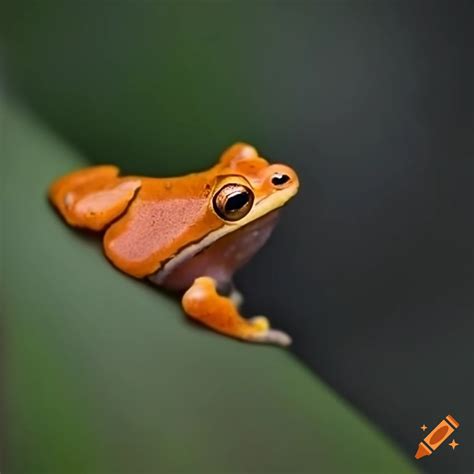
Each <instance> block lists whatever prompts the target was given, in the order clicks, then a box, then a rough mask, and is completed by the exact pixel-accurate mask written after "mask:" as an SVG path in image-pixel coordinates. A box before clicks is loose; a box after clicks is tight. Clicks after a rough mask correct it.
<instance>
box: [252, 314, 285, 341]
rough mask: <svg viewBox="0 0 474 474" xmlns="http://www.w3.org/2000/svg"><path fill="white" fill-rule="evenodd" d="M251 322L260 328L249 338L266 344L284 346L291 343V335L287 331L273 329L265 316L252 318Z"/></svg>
mask: <svg viewBox="0 0 474 474" xmlns="http://www.w3.org/2000/svg"><path fill="white" fill-rule="evenodd" d="M250 322H251V323H252V325H253V326H254V327H256V328H258V329H259V330H258V331H256V332H254V333H252V334H251V335H250V337H249V340H251V341H253V342H261V343H264V344H276V345H278V346H283V347H285V346H289V345H290V344H291V342H292V341H291V337H290V336H289V335H288V334H287V333H286V332H283V331H279V330H278V329H271V328H270V323H269V322H268V319H267V318H265V317H264V316H257V317H255V318H252V319H250Z"/></svg>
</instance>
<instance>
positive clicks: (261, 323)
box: [249, 316, 270, 331]
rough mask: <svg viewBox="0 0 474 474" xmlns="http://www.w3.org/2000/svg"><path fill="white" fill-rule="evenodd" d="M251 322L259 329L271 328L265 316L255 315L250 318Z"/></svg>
mask: <svg viewBox="0 0 474 474" xmlns="http://www.w3.org/2000/svg"><path fill="white" fill-rule="evenodd" d="M249 322H250V324H251V325H252V326H253V327H254V328H255V329H257V330H259V331H267V330H268V329H270V322H269V321H268V319H267V318H266V317H265V316H254V317H253V318H250V319H249Z"/></svg>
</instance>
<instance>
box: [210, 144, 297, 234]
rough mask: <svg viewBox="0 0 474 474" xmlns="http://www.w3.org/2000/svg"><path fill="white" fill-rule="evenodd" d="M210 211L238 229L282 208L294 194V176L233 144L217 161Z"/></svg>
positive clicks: (284, 168)
mask: <svg viewBox="0 0 474 474" xmlns="http://www.w3.org/2000/svg"><path fill="white" fill-rule="evenodd" d="M216 168H217V172H218V174H217V177H216V181H215V185H214V189H213V192H212V209H213V212H215V213H216V214H217V216H219V218H221V219H222V220H223V221H225V222H226V223H228V224H229V225H232V224H234V225H236V226H238V227H241V226H243V225H246V224H248V223H250V222H252V221H255V220H256V219H259V218H260V217H262V216H264V215H265V214H268V213H269V212H272V211H274V210H276V209H278V208H280V207H282V206H283V205H284V204H285V203H286V202H287V201H288V200H289V199H291V198H292V197H293V196H294V195H295V194H296V193H297V192H298V186H299V181H298V176H297V175H296V172H295V171H294V170H293V169H291V168H290V167H289V166H286V165H282V164H270V163H268V161H267V160H265V159H264V158H262V157H260V156H259V155H258V153H257V150H255V148H253V147H252V146H250V145H247V144H245V143H236V144H235V145H233V146H231V147H230V148H228V149H227V150H226V151H225V152H224V153H223V155H222V156H221V158H220V161H219V164H218V165H217V166H216Z"/></svg>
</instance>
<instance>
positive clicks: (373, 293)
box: [1, 1, 474, 473]
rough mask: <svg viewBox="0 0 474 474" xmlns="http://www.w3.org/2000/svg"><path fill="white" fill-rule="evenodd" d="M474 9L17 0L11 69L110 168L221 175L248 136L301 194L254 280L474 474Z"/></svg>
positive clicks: (287, 323)
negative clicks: (218, 163)
mask: <svg viewBox="0 0 474 474" xmlns="http://www.w3.org/2000/svg"><path fill="white" fill-rule="evenodd" d="M473 13H474V10H473V4H472V2H467V1H466V2H464V1H458V2H448V1H446V2H398V1H392V2H295V3H290V2H265V3H264V2H261V3H255V4H253V5H251V4H247V5H246V6H244V5H236V4H226V5H222V4H218V3H214V2H209V3H207V2H202V3H201V2H199V3H184V2H183V3H179V4H177V5H174V6H173V5H171V4H167V3H160V2H142V3H133V4H132V3H129V2H113V3H102V4H100V3H94V2H79V3H76V4H75V5H73V4H69V3H61V2H59V5H58V4H56V3H55V2H53V1H44V2H41V3H40V2H32V3H31V4H30V5H29V6H28V8H25V6H24V5H21V4H20V3H14V2H7V5H6V8H5V6H4V13H3V14H2V20H1V23H2V30H1V31H2V37H3V41H4V53H5V62H6V64H7V66H8V72H9V80H10V84H11V86H12V87H13V88H15V89H16V91H17V93H19V94H20V95H22V96H23V97H25V98H26V100H27V101H28V103H29V104H31V106H32V107H33V109H34V110H36V111H37V113H39V114H40V116H42V117H43V118H44V119H46V120H47V121H48V122H49V124H50V125H51V126H52V127H53V128H54V129H55V130H56V131H58V132H60V133H61V134H62V135H64V136H65V137H66V138H67V139H68V140H69V142H70V143H72V144H73V145H75V146H76V147H77V148H78V149H79V150H80V151H82V152H83V154H84V155H85V156H87V157H88V158H90V160H92V161H93V162H97V163H103V162H107V163H108V162H113V163H117V164H119V165H120V166H121V167H122V169H123V170H124V171H125V172H130V173H133V174H151V175H170V174H177V173H184V172H189V171H192V170H194V169H195V168H205V167H206V166H209V165H210V164H211V163H213V162H214V161H215V159H216V157H217V155H218V154H219V153H220V152H221V150H222V149H224V148H225V147H226V146H227V145H229V144H230V143H232V142H234V141H236V140H244V141H247V142H249V143H252V144H253V145H255V146H256V147H257V148H258V149H259V151H260V152H261V153H262V155H263V156H265V157H267V158H269V159H270V160H271V161H280V162H284V163H288V164H289V165H291V166H292V167H294V168H295V169H296V170H297V171H298V173H299V175H300V179H301V182H302V186H301V192H300V194H299V195H298V196H297V198H296V199H295V200H294V201H293V202H292V203H291V204H290V205H289V206H288V208H287V209H285V211H284V213H283V216H282V219H281V225H280V226H279V227H278V228H277V231H276V234H275V235H274V237H273V239H272V241H271V242H270V243H269V245H268V247H266V248H265V249H264V250H263V251H262V252H261V254H259V256H258V257H256V259H255V261H254V262H253V263H252V264H250V265H249V266H248V267H247V268H246V269H245V270H243V271H242V272H241V274H240V275H239V277H238V279H237V281H238V283H239V286H240V288H241V289H242V291H243V292H244V294H245V295H246V305H245V309H246V311H247V312H248V314H254V313H262V314H268V315H269V316H270V319H271V320H272V322H273V324H274V325H275V326H276V327H282V328H284V329H286V330H287V331H288V332H289V333H290V334H291V335H292V336H293V337H294V345H293V347H292V350H293V351H294V353H295V354H296V355H297V356H298V357H299V358H300V359H301V360H302V361H304V362H305V363H306V364H307V365H308V366H309V367H310V368H311V369H312V370H313V371H314V372H315V373H317V374H318V375H320V376H322V377H323V378H324V379H325V380H326V381H327V382H328V383H329V384H330V385H331V386H332V387H334V388H335V389H336V390H337V391H338V392H340V393H342V394H343V395H344V396H345V397H346V398H347V399H348V400H349V401H350V402H352V403H353V404H354V405H355V406H356V407H358V408H359V409H360V410H361V411H362V412H363V413H364V414H365V415H367V416H368V417H369V418H370V419H371V420H373V421H375V422H376V423H377V424H378V425H379V426H380V427H382V428H383V430H385V432H386V433H388V434H389V435H390V436H391V437H392V438H393V439H395V440H396V441H397V442H398V443H399V444H400V446H401V447H402V449H403V451H404V452H405V453H406V454H407V456H410V457H411V456H412V455H413V453H414V451H415V448H416V445H417V444H418V441H419V439H420V438H421V432H420V429H419V426H420V425H422V424H423V423H425V424H426V425H428V426H429V427H430V428H432V427H434V426H435V425H436V424H437V423H438V422H439V421H441V419H442V418H444V417H445V416H446V415H447V414H448V413H450V414H452V415H453V416H454V417H455V418H456V419H458V421H460V423H461V428H460V429H459V430H458V431H459V434H458V433H456V436H455V438H456V440H457V441H458V442H459V443H460V446H459V447H458V448H457V449H456V451H455V452H454V453H453V452H452V451H451V449H450V448H445V449H443V450H441V449H440V450H439V452H437V453H436V456H434V455H433V456H431V457H430V458H425V459H424V460H423V465H422V468H424V469H425V470H426V471H427V472H439V473H442V472H443V473H444V472H471V471H472V466H473V463H472V461H473V459H472V456H473V454H472V446H473V445H474V444H473V443H474V436H473V426H474V417H473V407H472V400H473V399H474V396H473V395H474V394H473V386H472V363H473V356H472V335H473V332H474V327H473V283H474V282H473V259H472V257H473V252H472V250H473V246H472V242H473V237H474V236H473V226H472V215H473V214H472V212H473V205H472V203H473V195H472V194H473V193H472V187H473V167H472V164H473V152H474V148H473V126H474V123H473V84H474V81H473V61H472V49H473V45H474V42H473V28H472V24H473Z"/></svg>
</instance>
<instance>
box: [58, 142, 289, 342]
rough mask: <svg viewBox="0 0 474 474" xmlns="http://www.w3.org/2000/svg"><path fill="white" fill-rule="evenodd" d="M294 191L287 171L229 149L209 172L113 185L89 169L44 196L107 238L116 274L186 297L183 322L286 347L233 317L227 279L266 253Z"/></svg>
mask: <svg viewBox="0 0 474 474" xmlns="http://www.w3.org/2000/svg"><path fill="white" fill-rule="evenodd" d="M297 191H298V177H297V175H296V173H295V172H294V171H293V170H292V169H291V168H289V167H288V166H285V165H279V164H272V165H271V164H269V163H268V162H267V161H266V160H265V159H263V158H261V157H259V155H258V153H257V151H256V150H255V148H253V147H251V146H250V145H247V144H244V143H236V144H235V145H233V146H231V147H230V148H229V149H227V150H226V151H225V152H224V153H223V155H222V156H221V158H220V160H219V162H218V163H217V164H216V165H215V166H213V167H212V168H211V169H209V170H207V171H203V172H199V173H193V174H189V175H187V176H182V177H177V178H146V177H141V176H123V177H121V176H119V170H118V168H116V167H115V166H94V167H91V168H85V169H83V170H80V171H77V172H74V173H71V174H69V175H67V176H64V177H62V178H60V179H58V180H57V181H55V182H54V183H53V184H52V185H51V188H50V190H49V197H50V199H51V201H52V202H53V204H54V205H55V206H56V207H57V209H58V210H59V212H60V213H61V214H62V215H63V216H64V219H65V220H66V221H67V222H68V223H69V224H70V225H72V226H75V227H83V228H87V229H92V230H95V231H105V233H104V239H103V244H104V251H105V254H106V256H107V258H108V259H109V260H110V261H111V262H112V263H113V264H114V265H115V266H116V267H117V268H119V269H120V270H122V271H123V272H125V273H127V274H128V275H131V276H133V277H136V278H147V279H149V280H151V281H152V282H153V283H155V284H157V285H160V286H162V287H164V288H167V289H171V290H177V291H181V292H184V295H183V297H182V305H183V309H184V311H185V313H186V314H187V315H188V316H190V317H191V318H193V319H195V320H197V321H199V322H201V323H202V324H205V325H206V326H209V327H211V328H213V329H214V330H216V331H219V332H221V333H223V334H227V335H228V336H232V337H236V338H240V339H244V340H246V341H253V342H266V343H274V344H280V345H288V344H290V342H291V339H290V337H289V336H288V335H287V334H285V333H284V332H282V331H278V330H275V329H271V328H270V325H269V322H268V320H267V319H266V318H265V317H263V316H257V317H254V318H251V319H245V318H243V317H242V316H241V314H240V313H239V309H238V307H239V305H240V303H241V301H242V297H241V295H240V293H239V292H238V291H237V290H236V289H235V288H234V286H233V284H232V276H233V274H234V272H235V271H236V270H238V269H239V268H240V267H242V265H244V264H245V263H247V262H248V260H250V258H251V257H252V256H253V255H254V254H255V253H256V252H257V251H258V250H259V249H260V248H261V247H262V246H263V245H264V244H265V242H266V241H267V239H268V237H269V236H270V234H271V232H272V230H273V228H274V226H275V224H276V220H277V216H278V210H279V208H280V207H282V206H283V205H284V204H285V203H286V202H287V201H288V200H289V199H291V198H292V197H293V196H294V195H295V194H296V192H297Z"/></svg>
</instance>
